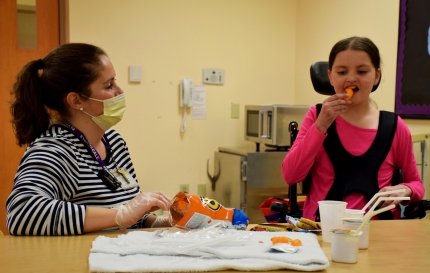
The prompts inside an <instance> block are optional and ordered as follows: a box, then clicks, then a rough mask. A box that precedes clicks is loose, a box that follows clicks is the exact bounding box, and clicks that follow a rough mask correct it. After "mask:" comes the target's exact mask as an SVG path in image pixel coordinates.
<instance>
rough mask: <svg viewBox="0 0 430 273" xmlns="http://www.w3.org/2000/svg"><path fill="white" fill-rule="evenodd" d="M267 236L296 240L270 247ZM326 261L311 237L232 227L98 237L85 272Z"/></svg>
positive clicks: (314, 266)
mask: <svg viewBox="0 0 430 273" xmlns="http://www.w3.org/2000/svg"><path fill="white" fill-rule="evenodd" d="M273 236H287V237H289V238H292V239H300V240H301V241H302V246H300V247H299V251H298V252H296V253H283V252H274V251H271V250H270V246H271V245H272V243H271V240H270V239H271V238H272V237H273ZM328 266H329V261H328V259H327V257H326V256H325V254H324V252H323V251H322V249H321V247H320V245H319V243H318V240H317V237H316V235H314V234H312V233H301V232H253V231H240V230H234V229H206V230H199V231H188V232H184V231H176V232H173V231H161V232H160V231H156V232H147V231H130V232H128V233H127V234H125V235H120V236H118V237H116V238H109V237H105V236H98V237H97V238H96V239H95V240H94V241H93V244H92V248H91V252H90V256H89V267H90V271H91V272H204V271H219V270H240V271H266V270H277V269H293V270H301V271H317V270H323V269H326V268H327V267H328Z"/></svg>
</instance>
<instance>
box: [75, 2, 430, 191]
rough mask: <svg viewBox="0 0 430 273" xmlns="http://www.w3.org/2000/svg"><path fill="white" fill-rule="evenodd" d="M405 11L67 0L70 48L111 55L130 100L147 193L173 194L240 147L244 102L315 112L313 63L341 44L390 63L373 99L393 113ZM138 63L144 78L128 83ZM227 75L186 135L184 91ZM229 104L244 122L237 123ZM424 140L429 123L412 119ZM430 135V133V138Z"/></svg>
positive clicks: (134, 147) (343, 5) (335, 5)
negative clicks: (364, 44) (78, 45)
mask: <svg viewBox="0 0 430 273" xmlns="http://www.w3.org/2000/svg"><path fill="white" fill-rule="evenodd" d="M398 9H399V3H398V1H394V0H379V1H374V0H362V1H354V0H320V1H316V0H126V1H115V0H91V1H87V0H69V17H70V18H69V25H70V37H69V40H70V41H71V42H88V43H94V44H97V45H99V46H100V47H102V48H103V49H105V50H106V51H107V52H108V54H109V55H110V57H111V59H112V61H113V63H114V65H115V67H116V72H117V78H118V81H119V83H120V84H121V86H122V87H123V89H124V90H125V91H126V94H127V104H128V105H127V107H128V108H127V112H126V116H125V120H124V121H123V122H122V123H121V124H120V125H119V126H118V127H117V128H118V129H119V130H120V131H121V133H122V134H123V135H124V137H125V138H126V140H127V142H128V144H129V146H130V150H131V153H132V156H133V159H134V162H135V167H136V169H137V172H138V176H139V179H140V182H141V184H142V185H143V189H144V190H148V191H163V192H166V193H167V194H168V195H170V196H172V195H174V194H175V193H176V192H177V191H178V189H179V184H190V192H197V184H202V183H207V182H208V179H207V177H206V161H207V160H208V159H211V160H212V158H213V153H214V151H216V150H217V148H218V147H219V146H238V145H243V144H247V142H245V141H244V140H243V123H244V120H243V106H244V105H245V104H271V103H283V104H308V105H311V104H315V103H317V102H320V101H322V100H323V99H324V97H323V96H320V95H317V94H316V93H315V92H314V91H312V86H311V83H310V80H309V65H310V64H311V63H312V62H314V61H317V60H324V59H327V56H328V52H329V50H330V47H331V46H332V44H333V43H334V42H336V41H337V40H339V39H341V38H344V37H346V36H351V35H363V36H368V37H370V38H371V39H373V40H374V41H375V42H376V43H377V45H378V46H379V48H380V51H381V54H382V58H383V80H382V82H381V85H380V87H379V89H378V91H377V92H375V94H374V99H375V100H376V101H377V102H378V104H379V106H380V108H381V109H387V110H394V90H395V70H396V52H397V27H398V26H397V25H398ZM129 65H141V66H142V70H143V80H142V82H141V83H139V84H130V83H128V81H127V77H128V72H127V69H128V66H129ZM210 67H215V68H222V69H224V70H225V84H224V85H222V86H210V85H206V91H207V117H206V119H205V120H192V119H191V115H190V114H189V113H188V115H187V131H186V133H185V134H184V135H183V136H181V134H180V132H179V129H180V124H181V112H180V110H179V108H178V83H179V81H180V79H181V78H183V77H190V78H191V79H193V80H194V82H195V83H196V84H200V83H201V73H202V69H203V68H210ZM231 103H237V104H239V105H240V109H241V111H240V118H239V119H232V118H231V117H230V107H231ZM408 124H409V125H410V126H411V128H412V130H413V131H416V132H427V129H428V127H429V124H430V122H429V121H427V120H426V121H422V120H421V121H416V120H412V121H408ZM429 131H430V130H429Z"/></svg>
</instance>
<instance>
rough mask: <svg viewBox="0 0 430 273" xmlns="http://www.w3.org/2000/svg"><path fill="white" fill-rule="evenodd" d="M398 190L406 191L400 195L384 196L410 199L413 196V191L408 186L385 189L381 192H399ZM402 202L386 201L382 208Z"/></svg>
mask: <svg viewBox="0 0 430 273" xmlns="http://www.w3.org/2000/svg"><path fill="white" fill-rule="evenodd" d="M398 189H404V191H403V192H399V193H393V194H389V195H384V197H410V196H411V194H412V191H411V189H410V188H409V187H408V186H405V185H403V184H399V185H396V186H387V187H383V188H382V189H381V190H380V191H379V192H385V191H393V190H398ZM400 202H401V200H387V201H384V203H382V205H381V207H386V206H389V205H391V204H394V205H397V204H399V203H400Z"/></svg>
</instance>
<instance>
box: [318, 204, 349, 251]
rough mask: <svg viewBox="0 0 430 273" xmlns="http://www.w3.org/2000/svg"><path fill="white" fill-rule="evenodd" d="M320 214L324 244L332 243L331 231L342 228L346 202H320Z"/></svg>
mask: <svg viewBox="0 0 430 273" xmlns="http://www.w3.org/2000/svg"><path fill="white" fill-rule="evenodd" d="M318 207H319V212H320V221H321V232H322V239H323V242H327V243H330V242H331V238H332V236H333V234H332V232H331V230H333V229H334V228H341V227H342V218H343V217H344V214H345V209H346V202H343V201H334V200H322V201H318Z"/></svg>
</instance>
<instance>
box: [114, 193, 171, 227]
mask: <svg viewBox="0 0 430 273" xmlns="http://www.w3.org/2000/svg"><path fill="white" fill-rule="evenodd" d="M170 204H171V201H170V200H169V199H168V198H167V197H166V196H165V195H164V194H162V193H157V192H140V193H139V194H138V195H137V196H136V197H134V198H133V199H131V200H130V201H128V202H127V203H125V204H123V205H121V206H119V207H118V209H117V213H116V216H115V222H116V224H117V225H118V226H119V227H120V228H128V227H130V226H132V225H134V224H136V223H137V222H138V221H139V220H140V219H141V218H142V217H143V216H144V215H145V214H147V213H148V212H151V211H155V210H158V209H162V210H169V208H170Z"/></svg>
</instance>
